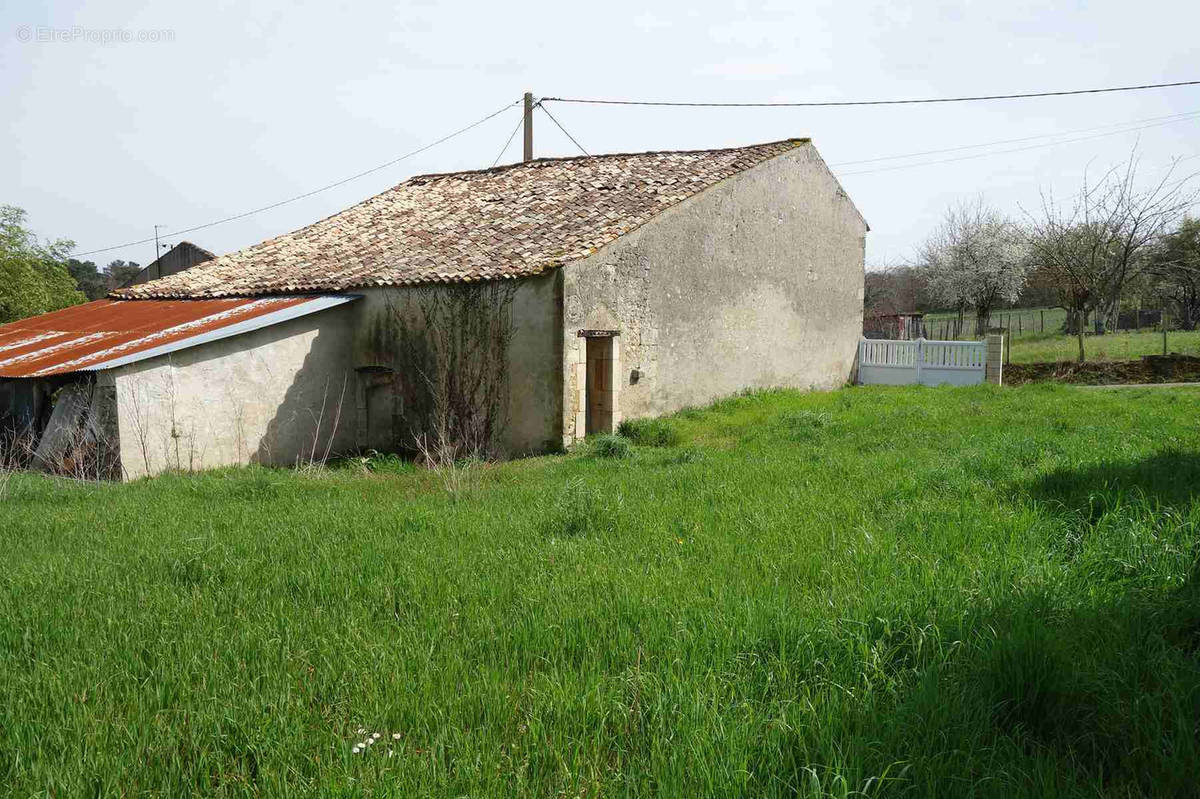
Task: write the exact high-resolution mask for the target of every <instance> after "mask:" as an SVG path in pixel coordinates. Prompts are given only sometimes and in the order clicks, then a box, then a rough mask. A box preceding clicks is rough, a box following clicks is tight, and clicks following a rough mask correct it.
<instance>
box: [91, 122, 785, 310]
mask: <svg viewBox="0 0 1200 799" xmlns="http://www.w3.org/2000/svg"><path fill="white" fill-rule="evenodd" d="M807 143H808V140H807V139H788V140H785V141H780V142H772V143H769V144H758V145H753V146H750V147H737V148H733V149H726V150H698V151H689V152H651V153H637V154H623V155H600V156H590V157H580V158H559V159H546V160H539V161H531V162H529V163H524V164H513V165H511V166H505V167H499V168H496V169H487V170H482V171H477V172H455V173H451V174H445V175H422V176H418V177H413V178H410V179H409V180H406V181H405V182H403V183H401V184H400V185H398V186H395V187H394V188H391V189H389V190H388V191H385V192H383V193H382V194H379V195H376V196H375V197H372V198H370V199H369V200H365V201H364V202H361V203H359V204H358V205H355V206H353V207H352V208H349V209H347V210H345V211H342V212H341V213H339V214H335V215H334V216H331V217H329V218H327V219H323V220H321V221H320V222H316V223H314V224H312V225H309V226H308V227H304V228H301V229H300V230H297V231H295V232H293V233H288V234H286V235H283V236H279V237H277V238H273V239H269V240H268V241H264V242H262V243H261V244H256V245H254V246H252V247H248V248H246V249H244V250H239V251H238V252H234V253H230V254H229V255H224V256H220V257H218V258H216V259H214V260H212V261H208V262H207V263H204V264H200V265H198V266H195V267H193V268H191V269H189V270H187V271H186V272H180V273H179V274H175V275H171V276H169V277H165V278H161V279H159V280H154V281H151V282H149V283H143V284H141V285H138V286H131V287H129V288H126V289H122V290H120V291H118V292H116V293H115V296H120V297H125V298H129V299H138V298H171V297H175V298H213V297H233V296H253V295H258V294H289V293H298V292H310V291H344V290H346V289H351V288H360V287H365V286H400V285H413V284H418V283H450V282H462V281H475V280H493V279H497V278H516V277H527V276H529V275H536V274H539V273H541V272H543V271H545V270H546V269H549V268H552V267H555V266H560V265H562V264H564V263H566V262H568V261H572V260H575V259H578V258H583V257H585V256H587V255H590V254H591V253H592V252H594V251H595V250H597V249H598V248H600V247H602V246H604V245H605V244H607V243H609V242H611V241H613V240H614V239H616V238H617V237H619V236H622V235H624V234H626V233H629V232H630V231H632V230H634V229H635V228H637V227H639V226H641V225H643V224H645V223H646V222H647V221H648V220H649V219H650V218H651V217H653V216H655V215H656V214H659V213H661V212H662V211H664V210H666V209H667V208H670V207H671V206H673V205H675V204H677V203H679V202H681V201H683V200H686V199H687V198H688V197H691V196H692V195H694V194H697V193H698V192H700V191H703V190H704V189H707V188H709V187H710V186H712V185H714V184H715V183H717V182H719V181H721V180H723V179H724V178H727V177H729V176H730V175H734V174H736V173H738V172H741V171H743V170H745V169H749V168H750V167H752V166H755V165H756V164H759V163H762V162H763V161H766V160H768V159H770V158H774V157H775V156H777V155H780V154H782V153H784V152H787V151H788V150H791V149H793V148H795V147H799V146H802V145H804V144H807Z"/></svg>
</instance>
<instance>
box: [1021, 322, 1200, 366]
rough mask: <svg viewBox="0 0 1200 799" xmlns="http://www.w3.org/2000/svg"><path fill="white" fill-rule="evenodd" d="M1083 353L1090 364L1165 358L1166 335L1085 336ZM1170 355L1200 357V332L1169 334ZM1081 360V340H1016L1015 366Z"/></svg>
mask: <svg viewBox="0 0 1200 799" xmlns="http://www.w3.org/2000/svg"><path fill="white" fill-rule="evenodd" d="M1083 351H1084V353H1085V355H1086V356H1087V360H1089V361H1131V360H1137V359H1138V358H1141V357H1142V356H1143V355H1161V354H1162V351H1163V337H1162V333H1156V332H1153V331H1147V332H1144V333H1108V334H1106V335H1103V336H1084V337H1083ZM1167 351H1168V352H1178V353H1182V354H1184V355H1200V330H1168V331H1167ZM1078 358H1079V340H1078V339H1077V338H1075V336H1064V335H1062V334H1049V333H1047V334H1045V335H1040V334H1033V335H1025V336H1016V335H1014V336H1013V337H1012V362H1013V363H1045V362H1050V361H1074V360H1077V359H1078Z"/></svg>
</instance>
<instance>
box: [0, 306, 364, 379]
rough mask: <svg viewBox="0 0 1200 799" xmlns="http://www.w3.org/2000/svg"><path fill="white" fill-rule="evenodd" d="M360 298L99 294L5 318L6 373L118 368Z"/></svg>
mask: <svg viewBox="0 0 1200 799" xmlns="http://www.w3.org/2000/svg"><path fill="white" fill-rule="evenodd" d="M356 299H358V297H356V296H352V295H333V296H331V295H322V296H313V295H305V296H286V297H259V298H234V299H222V300H96V301H95V302H89V303H85V304H84V305H76V306H73V307H71V308H64V309H63V310H61V311H54V312H53V313H48V314H42V315H41V316H35V317H32V318H30V319H22V320H20V321H18V322H12V323H10V324H7V325H0V377H49V376H51V375H58V374H66V373H68V372H79V371H95V370H97V369H111V368H113V367H115V366H121V365H123V364H126V363H132V362H134V361H139V360H143V359H145V358H152V357H154V356H156V355H162V354H165V353H168V352H174V351H177V350H181V349H186V348H188V347H194V346H196V345H197V344H203V343H205V342H208V341H214V340H216V339H221V338H228V337H229V336H235V335H239V334H241V333H245V332H248V331H250V330H257V329H259V328H262V327H267V326H269V325H273V324H278V323H279V322H283V321H286V320H288V319H294V318H296V317H298V316H304V315H306V314H310V313H314V312H316V311H320V310H323V309H325V308H331V307H333V306H335V305H341V304H343V303H347V302H351V301H352V300H356Z"/></svg>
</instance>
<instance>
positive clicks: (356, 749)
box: [350, 746, 362, 755]
mask: <svg viewBox="0 0 1200 799" xmlns="http://www.w3.org/2000/svg"><path fill="white" fill-rule="evenodd" d="M361 751H362V750H361V749H359V748H358V747H357V746H356V747H354V748H353V749H351V750H350V752H351V753H352V754H355V755H357V754H358V753H359V752H361Z"/></svg>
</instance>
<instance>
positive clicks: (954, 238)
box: [921, 198, 1030, 336]
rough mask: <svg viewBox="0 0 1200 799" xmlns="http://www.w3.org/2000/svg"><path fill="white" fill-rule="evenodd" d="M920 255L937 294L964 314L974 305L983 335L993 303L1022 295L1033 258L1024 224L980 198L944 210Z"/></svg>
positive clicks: (924, 270)
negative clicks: (1017, 223) (1016, 221)
mask: <svg viewBox="0 0 1200 799" xmlns="http://www.w3.org/2000/svg"><path fill="white" fill-rule="evenodd" d="M921 260H922V261H923V267H922V271H923V273H924V275H925V278H926V281H927V282H928V286H929V291H930V293H931V294H932V295H933V297H934V298H935V299H936V300H938V301H939V302H941V303H944V304H945V305H946V306H949V307H952V308H955V309H957V310H958V312H959V317H960V318H961V317H962V315H963V314H964V313H965V312H966V311H967V310H968V309H971V310H974V312H975V333H976V335H980V336H981V335H983V334H984V332H985V328H986V327H987V320H988V317H989V316H991V313H992V309H993V308H995V307H997V306H998V305H999V304H1000V303H1002V302H1009V303H1011V302H1015V301H1016V299H1017V297H1019V296H1020V294H1021V289H1023V288H1024V287H1025V279H1026V275H1027V274H1028V272H1029V263H1030V262H1029V258H1028V257H1027V250H1026V246H1025V237H1024V235H1023V234H1022V232H1021V229H1020V228H1019V227H1018V226H1017V225H1016V224H1015V223H1013V222H1012V221H1011V220H1010V219H1008V218H1007V217H1005V216H1004V215H1003V214H1001V213H1000V212H999V211H997V210H995V209H993V208H990V207H988V206H987V205H986V204H985V203H984V201H983V199H982V198H980V199H979V200H977V201H976V202H974V203H963V204H960V205H957V206H954V207H952V208H950V209H949V210H947V211H946V216H945V219H943V221H942V224H941V225H940V226H939V227H938V228H937V229H936V230H935V231H934V232H933V234H932V235H931V236H930V237H929V238H928V239H927V240H926V242H925V244H924V245H923V246H922V247H921Z"/></svg>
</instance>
